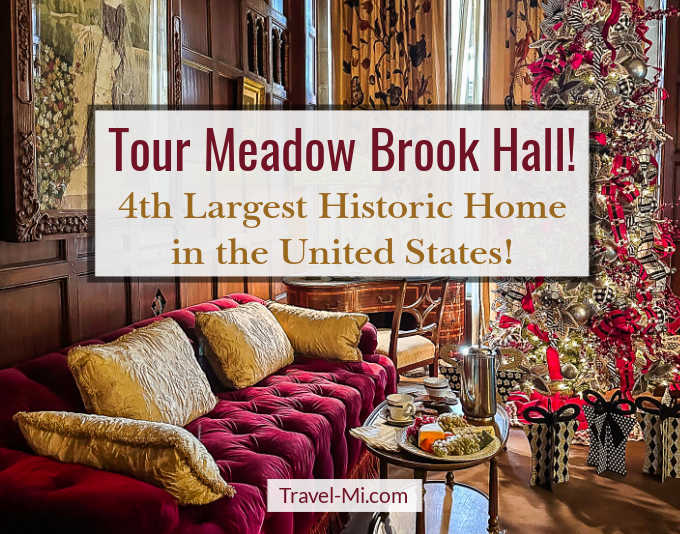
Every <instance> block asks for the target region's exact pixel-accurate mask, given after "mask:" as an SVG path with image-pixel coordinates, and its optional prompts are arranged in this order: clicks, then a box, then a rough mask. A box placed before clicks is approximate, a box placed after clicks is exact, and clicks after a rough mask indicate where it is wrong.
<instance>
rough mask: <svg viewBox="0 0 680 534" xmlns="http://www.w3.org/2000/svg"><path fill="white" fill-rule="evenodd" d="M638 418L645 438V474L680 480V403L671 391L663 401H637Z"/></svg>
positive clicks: (643, 468)
mask: <svg viewBox="0 0 680 534" xmlns="http://www.w3.org/2000/svg"><path fill="white" fill-rule="evenodd" d="M635 405H636V406H637V408H638V412H637V418H638V421H639V422H640V426H641V427H642V433H643V435H644V438H645V445H646V452H645V461H644V464H643V466H642V471H643V472H644V473H647V474H650V475H660V476H661V482H664V481H665V480H666V479H667V478H680V403H678V400H677V399H674V398H671V394H670V391H669V390H666V393H665V394H664V396H663V397H662V399H661V402H659V401H658V400H657V399H655V398H654V397H638V398H637V399H635Z"/></svg>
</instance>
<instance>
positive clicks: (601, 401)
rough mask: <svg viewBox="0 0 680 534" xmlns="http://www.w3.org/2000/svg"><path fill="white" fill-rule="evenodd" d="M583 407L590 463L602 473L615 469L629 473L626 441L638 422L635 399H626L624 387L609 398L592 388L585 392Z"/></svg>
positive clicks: (622, 472)
mask: <svg viewBox="0 0 680 534" xmlns="http://www.w3.org/2000/svg"><path fill="white" fill-rule="evenodd" d="M583 400H584V401H585V405H584V407H583V411H584V412H585V415H586V420H587V421H588V428H589V431H590V450H589V451H588V460H587V464H588V465H591V466H594V467H595V468H596V469H597V474H598V475H601V474H602V473H603V472H605V471H613V472H614V473H618V474H619V475H625V474H626V442H627V441H628V434H630V431H631V430H632V429H633V426H635V419H634V418H633V414H634V413H635V403H634V402H633V401H631V400H628V399H624V398H623V397H622V395H621V391H617V392H616V393H614V395H613V396H612V398H611V399H610V400H609V401H608V400H607V399H605V398H604V397H603V396H602V395H600V394H599V393H597V392H596V391H593V390H586V391H584V392H583Z"/></svg>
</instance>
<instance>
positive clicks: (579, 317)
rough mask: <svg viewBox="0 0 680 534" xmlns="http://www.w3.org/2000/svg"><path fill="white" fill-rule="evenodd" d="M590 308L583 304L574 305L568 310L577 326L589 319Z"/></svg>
mask: <svg viewBox="0 0 680 534" xmlns="http://www.w3.org/2000/svg"><path fill="white" fill-rule="evenodd" d="M590 311H591V310H590V308H588V306H585V305H584V304H574V305H573V306H572V307H571V308H569V313H570V314H571V316H572V317H573V318H574V320H575V321H576V322H577V323H579V324H586V323H587V322H588V319H590Z"/></svg>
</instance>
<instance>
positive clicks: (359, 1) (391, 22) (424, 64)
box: [331, 0, 446, 109]
mask: <svg viewBox="0 0 680 534" xmlns="http://www.w3.org/2000/svg"><path fill="white" fill-rule="evenodd" d="M444 8H445V2H443V1H440V0H434V1H432V0H333V5H332V13H331V16H332V28H333V56H334V76H333V91H334V99H333V102H334V104H338V105H344V106H347V107H348V108H355V109H378V108H380V109H384V108H403V107H406V106H428V105H437V104H446V47H445V43H446V21H445V9H444Z"/></svg>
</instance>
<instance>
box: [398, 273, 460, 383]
mask: <svg viewBox="0 0 680 534" xmlns="http://www.w3.org/2000/svg"><path fill="white" fill-rule="evenodd" d="M449 281H450V279H449V278H422V279H415V278H407V279H404V280H402V281H401V283H400V287H399V296H398V298H397V302H396V307H395V310H394V315H393V317H392V334H391V336H390V349H389V356H390V358H391V359H392V361H393V362H396V361H397V344H398V341H399V338H404V337H410V336H426V337H428V338H429V339H430V340H431V341H432V343H433V344H434V346H435V362H434V363H435V364H436V360H437V357H438V354H439V325H440V323H441V320H442V316H443V314H444V304H445V300H446V292H447V290H448V287H449ZM404 314H407V315H409V316H411V317H412V318H413V319H414V320H415V321H414V326H413V327H409V328H402V326H401V321H402V317H403V316H404ZM435 372H436V371H435Z"/></svg>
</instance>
